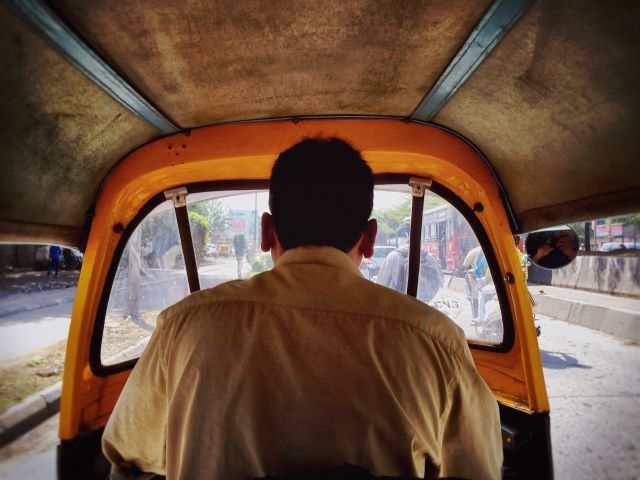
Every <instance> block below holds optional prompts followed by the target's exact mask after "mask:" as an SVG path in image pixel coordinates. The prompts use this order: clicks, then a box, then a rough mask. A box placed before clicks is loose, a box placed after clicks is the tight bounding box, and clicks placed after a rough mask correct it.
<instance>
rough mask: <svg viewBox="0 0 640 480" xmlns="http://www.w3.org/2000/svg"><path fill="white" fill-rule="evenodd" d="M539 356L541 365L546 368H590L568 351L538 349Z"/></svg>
mask: <svg viewBox="0 0 640 480" xmlns="http://www.w3.org/2000/svg"><path fill="white" fill-rule="evenodd" d="M540 356H541V357H542V366H543V367H546V368H555V369H558V370H562V369H565V368H591V367H590V366H589V365H583V364H581V363H580V361H579V360H578V359H577V358H576V357H572V356H571V355H569V354H568V353H563V352H547V351H546V350H540Z"/></svg>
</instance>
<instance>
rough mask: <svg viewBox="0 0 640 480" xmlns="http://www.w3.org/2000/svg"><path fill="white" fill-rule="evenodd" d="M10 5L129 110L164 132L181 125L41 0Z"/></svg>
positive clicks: (18, 0)
mask: <svg viewBox="0 0 640 480" xmlns="http://www.w3.org/2000/svg"><path fill="white" fill-rule="evenodd" d="M9 4H10V5H11V6H12V7H13V8H14V9H15V10H16V11H17V12H18V13H19V14H20V15H21V16H22V17H23V18H24V19H26V20H27V21H28V22H29V23H30V24H31V25H33V26H34V27H35V28H36V30H38V31H39V32H40V33H41V34H42V35H44V36H45V37H46V38H47V40H49V42H50V43H52V44H53V46H54V47H55V48H56V49H57V50H58V51H59V52H60V53H61V54H62V55H63V56H64V57H65V58H66V59H67V60H68V61H69V62H70V63H71V64H72V65H74V66H75V67H76V68H77V69H78V70H80V71H81V72H82V73H83V74H84V75H86V76H87V77H88V78H89V79H90V80H92V81H93V82H94V83H95V84H97V85H98V86H99V87H100V88H101V89H102V90H103V91H105V92H106V93H108V94H109V95H110V96H111V97H112V98H114V99H115V100H116V101H118V102H119V103H120V104H122V105H123V106H124V107H125V108H127V109H128V110H129V111H131V112H132V113H134V114H135V115H137V116H138V117H140V118H141V119H142V120H144V121H145V122H147V123H148V124H150V125H151V126H152V127H153V128H155V129H156V130H158V131H159V132H161V133H164V134H172V133H176V132H179V131H180V130H181V128H180V127H179V126H178V125H176V124H175V123H173V122H172V121H171V120H169V119H168V118H167V117H166V116H165V115H163V114H162V113H160V112H159V111H158V110H157V109H156V108H155V107H154V106H153V105H152V104H151V102H149V101H148V100H147V99H146V98H145V97H144V96H142V95H141V94H140V93H139V92H137V91H136V90H135V89H134V88H133V87H132V86H131V85H130V84H129V83H128V82H127V81H126V80H125V79H124V78H122V77H121V76H120V75H119V74H118V73H117V72H116V71H115V70H114V69H113V68H111V67H110V66H109V65H108V64H107V62H105V61H104V60H103V59H102V58H101V57H100V56H99V55H98V54H97V53H96V52H95V51H94V50H93V49H92V48H91V47H89V45H87V44H86V43H85V42H84V41H83V40H82V39H81V38H80V37H79V36H78V35H76V34H75V33H74V32H73V31H72V30H71V28H70V27H69V26H68V25H67V24H66V23H65V22H64V21H63V20H62V19H61V18H60V17H59V16H58V15H56V14H55V13H54V12H53V10H51V8H49V7H48V6H47V5H46V4H45V3H44V1H42V0H9Z"/></svg>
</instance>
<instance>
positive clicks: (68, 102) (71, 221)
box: [0, 4, 158, 241]
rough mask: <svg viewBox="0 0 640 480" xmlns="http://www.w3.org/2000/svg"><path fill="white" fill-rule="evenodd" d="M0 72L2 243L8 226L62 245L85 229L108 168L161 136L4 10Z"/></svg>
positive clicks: (1, 12) (0, 17)
mask: <svg viewBox="0 0 640 480" xmlns="http://www.w3.org/2000/svg"><path fill="white" fill-rule="evenodd" d="M0 72H2V74H0V104H1V105H2V115H1V116H0V143H1V144H2V150H1V153H0V155H1V157H0V159H1V164H2V175H0V192H1V193H2V202H3V208H2V209H1V210H0V221H4V222H5V223H3V224H2V225H3V227H6V228H2V232H0V233H1V234H2V238H3V239H4V240H6V239H7V238H9V237H8V233H10V232H6V230H7V228H9V227H8V225H9V223H7V222H13V223H11V225H13V227H11V228H14V234H20V233H21V232H22V233H23V234H24V237H25V238H24V239H25V240H26V239H27V238H29V237H31V238H32V239H42V238H43V237H42V234H41V233H38V232H36V231H35V230H34V229H33V228H32V227H29V226H27V225H28V224H31V225H33V224H40V225H47V226H49V227H50V229H52V230H56V228H57V227H60V228H58V230H59V231H60V232H63V233H62V234H61V237H60V241H62V238H65V239H68V238H69V235H70V234H69V232H70V231H73V229H81V228H82V227H83V225H84V223H85V216H86V213H87V211H88V210H89V207H90V206H91V204H92V202H93V200H94V198H95V195H96V193H97V191H98V188H99V186H100V184H101V183H102V181H103V179H104V177H105V175H106V174H107V172H108V171H109V169H110V168H111V167H112V165H114V164H115V163H116V162H117V161H118V160H119V159H120V158H122V157H123V156H124V155H125V154H127V153H128V152H129V151H131V150H132V149H134V148H136V147H138V146H139V145H141V144H143V143H145V142H147V141H149V140H151V139H152V138H154V137H156V136H158V134H157V133H156V132H155V131H154V130H153V129H151V128H150V127H149V126H147V124H146V123H144V122H143V121H142V120H140V119H139V118H138V117H136V116H135V115H133V114H132V113H130V112H129V111H128V110H126V109H125V108H124V107H122V106H121V105H120V104H119V103H117V102H115V101H114V100H113V99H112V98H111V97H110V96H108V95H107V94H106V93H104V92H103V91H102V90H101V89H100V88H98V87H97V86H96V85H95V84H94V83H93V82H91V81H90V80H89V79H87V78H86V77H85V76H84V75H83V74H82V73H81V72H80V71H78V70H77V69H76V68H75V67H73V66H71V64H69V63H68V62H67V61H66V60H65V59H64V58H63V57H62V56H61V55H60V54H58V53H57V51H55V50H53V49H52V48H50V47H49V45H48V44H47V43H46V42H45V41H44V40H43V39H41V38H40V37H39V36H38V35H37V34H35V33H34V32H33V31H32V30H31V28H30V27H28V26H27V25H26V24H25V23H24V22H23V21H22V19H21V18H19V17H18V16H17V15H16V14H15V13H14V12H13V11H12V10H8V9H7V7H6V6H5V5H4V4H2V5H0ZM15 222H19V223H15ZM70 229H71V230H70ZM54 237H55V238H58V236H56V235H55V234H54ZM11 238H15V237H11Z"/></svg>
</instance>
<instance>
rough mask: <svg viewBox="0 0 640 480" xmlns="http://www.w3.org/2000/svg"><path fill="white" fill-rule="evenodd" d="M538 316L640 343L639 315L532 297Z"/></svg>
mask: <svg viewBox="0 0 640 480" xmlns="http://www.w3.org/2000/svg"><path fill="white" fill-rule="evenodd" d="M533 298H534V299H535V301H536V304H537V305H536V307H535V312H536V313H539V314H541V315H546V316H548V317H551V318H554V319H557V320H564V321H565V322H569V323H574V324H576V325H580V326H583V327H587V328H591V329H592V330H598V331H600V332H603V333H606V334H609V335H612V336H614V337H617V338H619V339H622V340H629V341H632V342H640V312H635V311H631V310H622V309H619V308H613V307H603V306H600V305H594V304H591V303H584V302H579V301H576V300H566V299H564V298H559V297H554V296H552V295H548V294H533Z"/></svg>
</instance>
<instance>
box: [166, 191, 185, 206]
mask: <svg viewBox="0 0 640 480" xmlns="http://www.w3.org/2000/svg"><path fill="white" fill-rule="evenodd" d="M188 194H189V192H187V187H178V188H173V189H171V190H167V191H166V192H164V196H165V198H166V199H167V200H171V201H172V202H173V206H174V207H175V208H179V207H186V206H187V195H188Z"/></svg>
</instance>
